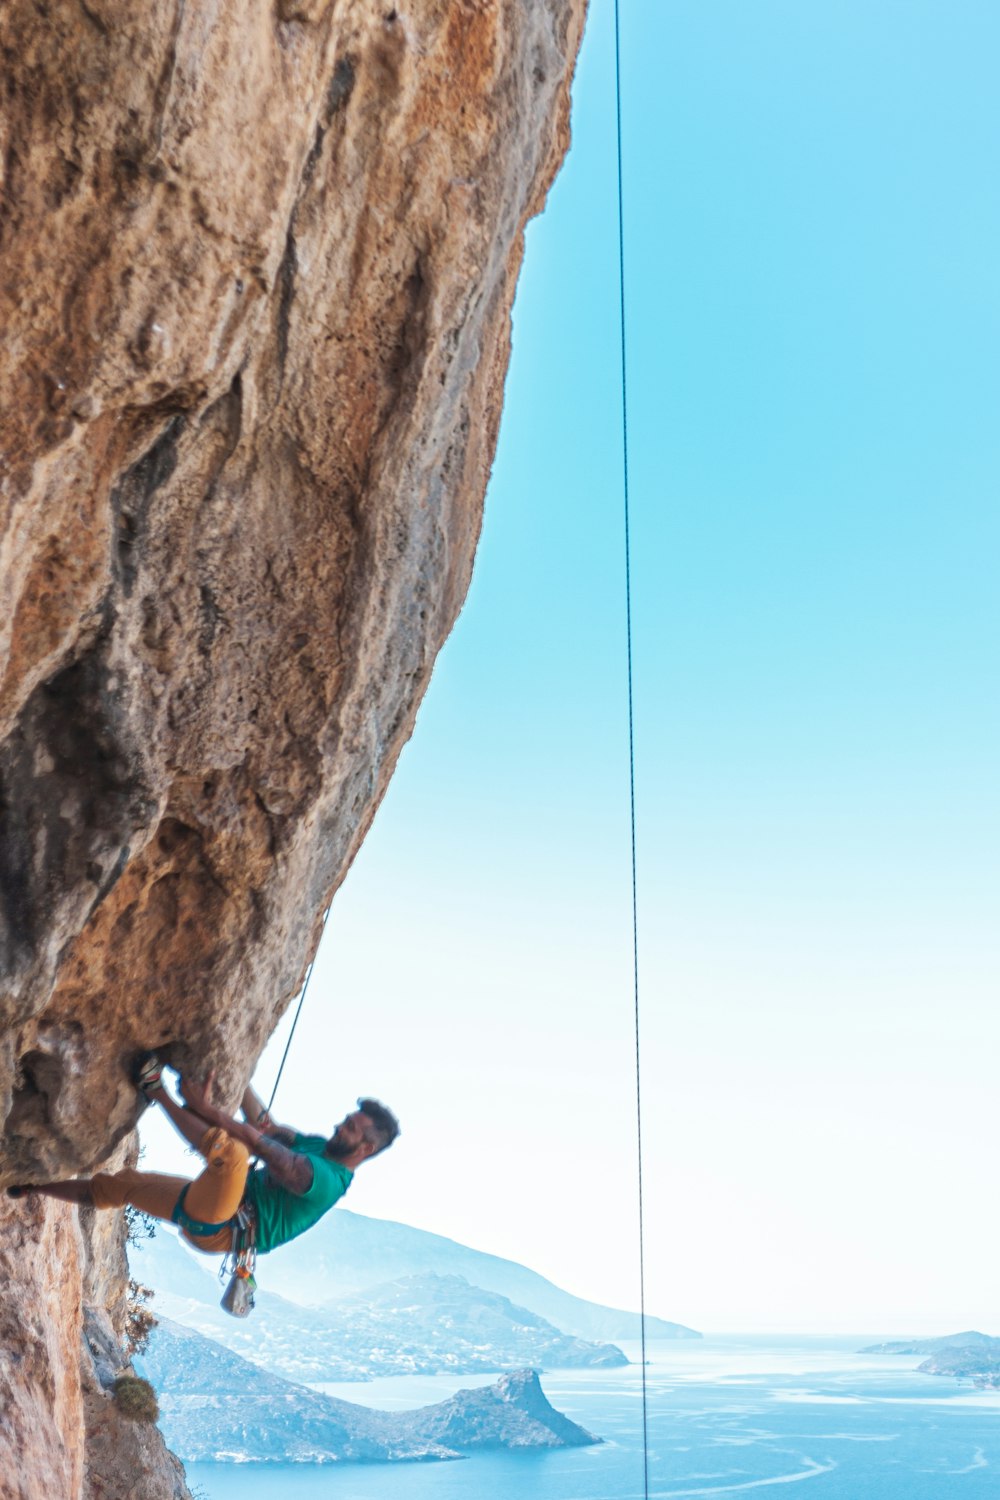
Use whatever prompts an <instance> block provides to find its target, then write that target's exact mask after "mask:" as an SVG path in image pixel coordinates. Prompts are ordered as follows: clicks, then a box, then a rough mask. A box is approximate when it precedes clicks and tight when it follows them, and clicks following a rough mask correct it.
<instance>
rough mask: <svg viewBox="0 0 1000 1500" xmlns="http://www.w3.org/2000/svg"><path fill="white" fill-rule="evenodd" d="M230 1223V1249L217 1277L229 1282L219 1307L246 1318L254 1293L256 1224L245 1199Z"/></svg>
mask: <svg viewBox="0 0 1000 1500" xmlns="http://www.w3.org/2000/svg"><path fill="white" fill-rule="evenodd" d="M230 1222H231V1223H232V1226H233V1243H232V1247H231V1249H230V1250H229V1251H228V1252H227V1254H226V1255H224V1256H223V1259H222V1265H221V1266H220V1267H219V1280H220V1281H225V1280H226V1277H227V1276H228V1278H229V1282H228V1285H227V1286H226V1290H225V1292H224V1293H223V1295H222V1302H221V1304H220V1305H221V1306H222V1307H223V1308H224V1309H225V1311H226V1312H227V1313H231V1314H232V1316H233V1317H234V1318H248V1317H249V1316H250V1314H251V1313H252V1312H253V1307H254V1293H255V1292H256V1290H257V1281H256V1278H255V1277H254V1271H255V1270H256V1268H257V1226H256V1224H255V1222H254V1215H253V1209H252V1208H251V1207H250V1205H249V1204H248V1203H247V1202H246V1200H244V1201H243V1202H242V1203H241V1204H240V1206H239V1208H238V1209H237V1210H236V1213H235V1215H234V1216H233V1218H232V1220H231V1221H230Z"/></svg>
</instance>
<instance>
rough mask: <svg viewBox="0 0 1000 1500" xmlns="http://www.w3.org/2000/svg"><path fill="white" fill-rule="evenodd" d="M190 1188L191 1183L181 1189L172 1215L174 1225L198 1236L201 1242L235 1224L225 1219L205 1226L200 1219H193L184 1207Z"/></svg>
mask: <svg viewBox="0 0 1000 1500" xmlns="http://www.w3.org/2000/svg"><path fill="white" fill-rule="evenodd" d="M189 1187H191V1183H190V1182H188V1183H186V1184H185V1185H184V1187H182V1188H181V1192H180V1197H179V1198H178V1199H177V1202H176V1203H175V1204H174V1207H173V1212H172V1213H171V1215H170V1217H171V1220H172V1221H173V1223H175V1224H177V1225H178V1226H179V1227H180V1228H181V1229H183V1230H184V1232H185V1233H186V1234H193V1235H196V1236H197V1238H198V1239H200V1240H204V1239H208V1238H209V1236H210V1235H213V1234H218V1232H219V1230H220V1229H228V1228H229V1226H230V1224H232V1222H233V1221H232V1219H223V1220H222V1222H221V1224H204V1223H202V1221H201V1220H200V1219H192V1217H191V1215H190V1214H189V1213H188V1212H187V1210H186V1209H185V1207H184V1200H185V1198H186V1197H187V1195H188V1188H189Z"/></svg>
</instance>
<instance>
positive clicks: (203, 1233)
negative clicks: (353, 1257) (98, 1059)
mask: <svg viewBox="0 0 1000 1500" xmlns="http://www.w3.org/2000/svg"><path fill="white" fill-rule="evenodd" d="M214 1081H215V1074H214V1073H210V1074H209V1076H208V1080H207V1082H206V1083H205V1084H204V1085H202V1084H198V1083H196V1082H194V1080H193V1079H190V1078H181V1077H179V1092H180V1094H181V1098H182V1099H183V1100H184V1104H183V1105H180V1104H178V1103H177V1102H176V1100H175V1099H173V1098H172V1097H171V1096H170V1094H168V1093H167V1091H166V1089H165V1088H164V1087H163V1079H162V1068H161V1065H160V1063H159V1062H158V1061H157V1059H156V1058H155V1057H148V1058H145V1059H143V1060H142V1061H141V1063H140V1065H139V1067H138V1068H137V1072H136V1083H137V1086H138V1088H139V1089H140V1090H141V1091H142V1093H143V1094H144V1095H145V1097H146V1098H147V1099H148V1100H149V1101H150V1103H153V1104H159V1105H160V1106H161V1108H162V1109H164V1110H165V1111H166V1113H167V1114H168V1115H169V1116H170V1119H171V1120H172V1121H173V1123H174V1125H175V1126H176V1128H177V1129H178V1130H179V1131H180V1133H181V1135H182V1136H184V1138H185V1140H187V1141H190V1143H191V1144H192V1145H193V1146H195V1147H196V1148H197V1150H198V1151H199V1152H200V1153H201V1155H202V1156H203V1157H204V1158H205V1168H204V1170H203V1171H202V1173H201V1175H200V1176H198V1177H196V1178H195V1179H194V1180H193V1181H190V1180H188V1179H187V1178H184V1177H168V1176H165V1175H164V1174H162V1173H160V1172H142V1171H139V1170H138V1169H137V1168H135V1167H125V1168H124V1169H123V1170H122V1171H120V1172H98V1173H97V1174H96V1175H95V1176H93V1177H79V1178H74V1179H72V1180H69V1181H64V1182H48V1183H45V1184H43V1185H40V1186H20V1187H12V1188H8V1190H7V1191H8V1192H9V1193H10V1194H11V1195H12V1196H13V1197H21V1196H22V1195H23V1194H25V1193H30V1192H35V1193H44V1194H46V1195H47V1196H48V1197H49V1198H59V1199H61V1200H62V1201H63V1202H64V1203H81V1204H86V1205H88V1206H90V1207H94V1208H123V1207H124V1206H125V1205H126V1204H127V1203H130V1204H132V1206H133V1207H134V1208H138V1209H141V1210H142V1212H143V1213H147V1214H151V1215H152V1216H153V1217H154V1218H156V1219H166V1220H168V1221H172V1222H173V1223H175V1224H177V1225H178V1226H179V1227H180V1230H181V1233H182V1234H183V1235H184V1237H185V1239H187V1240H188V1241H189V1243H190V1244H192V1245H194V1247H195V1249H197V1250H204V1251H205V1252H206V1253H209V1254H211V1253H213V1252H217V1253H221V1254H225V1253H226V1252H227V1251H228V1250H229V1249H230V1247H231V1245H232V1242H233V1224H234V1220H235V1217H236V1214H237V1211H238V1210H239V1208H240V1206H241V1205H244V1206H245V1207H246V1208H248V1209H249V1211H250V1214H251V1216H252V1220H253V1224H254V1231H255V1233H254V1238H255V1241H256V1250H257V1253H258V1254H265V1253H266V1252H267V1251H268V1250H273V1249H274V1248H275V1247H276V1246H277V1245H283V1244H285V1243H286V1242H287V1241H288V1240H292V1239H295V1238H296V1237H297V1236H298V1235H300V1234H303V1233H304V1232H305V1231H306V1230H307V1229H310V1228H311V1227H312V1225H313V1224H315V1223H316V1222H317V1220H318V1219H320V1218H321V1217H322V1216H323V1214H325V1213H326V1212H327V1210H328V1209H330V1208H332V1207H333V1205H334V1204H335V1203H336V1202H337V1200H338V1199H339V1198H342V1197H343V1195H344V1193H346V1191H347V1189H348V1188H349V1187H350V1185H351V1181H352V1179H353V1177H354V1173H355V1172H356V1171H357V1169H358V1167H360V1166H361V1164H362V1163H363V1162H366V1161H368V1160H369V1159H370V1158H371V1157H373V1156H377V1155H378V1153H379V1152H380V1151H384V1150H385V1149H386V1147H387V1146H391V1145H392V1143H393V1141H394V1140H395V1139H396V1136H397V1135H398V1134H399V1124H398V1122H397V1120H396V1117H395V1116H394V1115H393V1114H392V1112H391V1111H390V1110H388V1109H386V1107H385V1105H383V1104H380V1103H379V1102H378V1100H377V1099H359V1100H358V1108H357V1109H356V1110H355V1111H354V1112H353V1113H352V1114H349V1115H347V1116H346V1117H345V1118H344V1119H343V1120H342V1121H341V1122H340V1124H339V1125H338V1126H337V1128H336V1130H335V1131H334V1132H333V1135H332V1136H330V1138H329V1139H326V1137H324V1136H321V1135H302V1134H300V1133H299V1132H298V1131H296V1130H292V1129H290V1128H289V1127H287V1126H284V1125H275V1124H273V1123H272V1122H271V1120H270V1118H269V1116H268V1115H267V1112H266V1111H265V1109H264V1106H263V1105H262V1104H261V1101H260V1100H259V1099H258V1098H257V1095H256V1094H255V1093H254V1092H253V1090H252V1089H249V1088H248V1089H247V1090H246V1092H245V1093H244V1095H243V1104H242V1110H243V1114H244V1116H245V1117H246V1118H245V1121H239V1120H235V1119H233V1118H232V1116H231V1115H227V1114H226V1113H225V1112H224V1111H223V1110H221V1109H219V1108H218V1107H217V1106H216V1105H214V1104H213V1103H212V1089H213V1084H214ZM251 1153H253V1155H255V1156H257V1157H258V1158H259V1162H258V1165H257V1166H255V1167H254V1170H253V1171H252V1172H251V1171H249V1166H250V1156H251Z"/></svg>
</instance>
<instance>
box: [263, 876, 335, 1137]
mask: <svg viewBox="0 0 1000 1500" xmlns="http://www.w3.org/2000/svg"><path fill="white" fill-rule="evenodd" d="M332 904H333V903H332V902H331V903H330V905H331V906H332ZM329 916H330V907H329V906H328V907H327V909H326V911H325V912H324V913H323V925H322V927H321V928H320V930H319V943H317V944H316V952H315V953H314V954H313V956H312V958H311V959H310V962H309V967H308V969H307V970H306V977H305V979H303V981H302V989H301V991H300V993H299V1003H298V1006H297V1007H296V1010H295V1019H294V1020H293V1021H292V1029H291V1031H290V1032H289V1033H288V1041H287V1042H286V1043H285V1050H284V1052H283V1053H282V1054H281V1062H280V1064H279V1066H278V1076H277V1078H276V1079H275V1080H274V1088H273V1089H272V1090H271V1097H270V1099H269V1100H268V1105H267V1113H268V1114H270V1113H271V1107H272V1105H273V1104H274V1096H275V1094H277V1092H278V1084H279V1083H280V1082H281V1075H282V1073H283V1072H284V1071H285V1063H286V1061H287V1059H288V1052H289V1049H290V1047H291V1045H292V1037H293V1036H294V1035H295V1028H296V1026H297V1025H298V1024H299V1016H301V1014H302V1007H303V1005H304V1004H305V998H306V994H307V992H308V989H309V981H310V979H311V978H312V974H313V969H314V968H315V967H316V957H317V955H318V953H319V944H320V943H322V941H323V934H324V932H325V931H326V924H327V921H328V920H329Z"/></svg>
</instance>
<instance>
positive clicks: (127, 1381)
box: [113, 1375, 160, 1422]
mask: <svg viewBox="0 0 1000 1500" xmlns="http://www.w3.org/2000/svg"><path fill="white" fill-rule="evenodd" d="M113 1391H114V1398H115V1405H116V1406H117V1408H118V1410H119V1411H120V1412H121V1414H122V1416H123V1417H128V1418H129V1420H130V1421H132V1422H155V1421H156V1419H157V1417H158V1416H159V1415H160V1407H159V1403H158V1402H157V1400H156V1392H155V1391H154V1390H153V1387H152V1386H151V1385H150V1383H149V1381H148V1380H143V1379H142V1378H141V1377H140V1376H138V1375H119V1377H118V1379H117V1380H116V1381H115V1383H114V1386H113Z"/></svg>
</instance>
